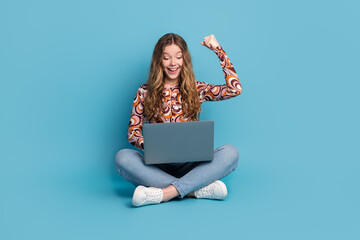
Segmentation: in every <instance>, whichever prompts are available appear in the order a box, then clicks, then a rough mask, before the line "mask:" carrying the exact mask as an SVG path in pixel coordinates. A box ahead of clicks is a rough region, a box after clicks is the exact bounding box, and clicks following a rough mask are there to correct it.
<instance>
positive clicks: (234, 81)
mask: <svg viewBox="0 0 360 240" xmlns="http://www.w3.org/2000/svg"><path fill="white" fill-rule="evenodd" d="M214 52H215V53H216V55H217V56H218V58H219V59H220V65H221V67H222V69H223V72H224V74H225V80H226V84H223V85H214V84H208V83H205V82H201V81H197V80H195V83H196V90H197V92H198V94H199V98H200V102H201V103H203V102H206V101H220V100H225V99H229V98H232V97H235V96H237V95H239V94H240V93H241V92H242V87H241V83H240V80H239V78H238V76H237V74H236V72H235V69H234V67H233V65H232V63H231V62H230V59H229V58H228V56H227V55H226V53H225V51H224V50H223V49H222V47H221V46H218V47H217V48H216V49H215V50H214ZM146 93H147V85H146V84H143V85H141V86H140V87H139V88H138V90H137V92H136V95H135V98H134V101H133V106H132V110H131V116H130V121H129V128H128V136H127V138H128V141H129V143H131V144H132V145H134V146H135V147H137V148H139V149H140V150H143V149H144V138H143V136H142V125H143V123H144V121H145V116H144V102H145V96H146ZM163 94H164V99H163V101H164V105H163V109H162V112H161V115H160V117H158V118H157V119H155V118H154V119H152V120H151V121H149V123H165V122H188V121H190V119H188V118H186V117H185V116H183V112H182V105H181V103H182V100H181V93H180V88H179V86H175V87H172V88H164V92H163Z"/></svg>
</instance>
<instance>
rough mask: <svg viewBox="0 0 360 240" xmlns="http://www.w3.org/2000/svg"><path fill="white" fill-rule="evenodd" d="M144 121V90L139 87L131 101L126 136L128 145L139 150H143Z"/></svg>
mask: <svg viewBox="0 0 360 240" xmlns="http://www.w3.org/2000/svg"><path fill="white" fill-rule="evenodd" d="M144 119H145V117H144V89H143V88H142V86H140V87H139V89H138V90H137V92H136V95H135V98H134V101H133V105H132V109H131V116H130V121H129V127H128V135H127V139H128V141H129V143H130V144H132V145H134V146H135V147H137V148H139V149H140V150H144V138H143V135H142V125H143V123H144Z"/></svg>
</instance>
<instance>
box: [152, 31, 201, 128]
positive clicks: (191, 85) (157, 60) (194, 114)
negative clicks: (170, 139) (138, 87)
mask: <svg viewBox="0 0 360 240" xmlns="http://www.w3.org/2000/svg"><path fill="white" fill-rule="evenodd" d="M171 44H176V45H177V46H178V47H179V48H180V49H181V51H182V55H183V65H182V68H181V72H180V75H179V85H180V94H181V99H182V103H181V104H182V111H183V114H184V116H185V117H186V118H189V119H190V120H191V121H198V120H199V116H200V112H201V103H200V99H199V95H198V93H197V91H196V84H195V75H194V71H193V67H192V62H191V56H190V52H189V50H188V48H187V44H186V42H185V40H184V39H183V38H182V37H180V36H179V35H177V34H175V33H167V34H165V35H164V36H162V37H161V38H160V39H159V40H158V42H157V43H156V45H155V48H154V52H153V55H152V60H151V65H150V71H149V77H148V80H147V94H146V97H145V116H146V118H147V119H148V120H150V119H152V118H154V119H155V121H156V122H158V121H157V119H158V117H159V116H160V115H161V112H162V109H163V97H164V96H163V89H164V70H163V67H162V58H163V52H164V49H165V47H166V46H168V45H171Z"/></svg>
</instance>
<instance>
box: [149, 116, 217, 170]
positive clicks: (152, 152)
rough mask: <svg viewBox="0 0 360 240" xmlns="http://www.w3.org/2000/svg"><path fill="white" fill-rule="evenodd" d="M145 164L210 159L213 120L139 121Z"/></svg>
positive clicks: (211, 153)
mask: <svg viewBox="0 0 360 240" xmlns="http://www.w3.org/2000/svg"><path fill="white" fill-rule="evenodd" d="M142 134H143V137H144V161H145V164H159V163H183V162H198V161H211V160H212V159H213V158H214V121H193V122H173V123H152V124H148V123H145V124H143V129H142Z"/></svg>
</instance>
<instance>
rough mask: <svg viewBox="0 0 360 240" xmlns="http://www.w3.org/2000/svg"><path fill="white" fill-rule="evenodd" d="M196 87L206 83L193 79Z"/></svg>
mask: <svg viewBox="0 0 360 240" xmlns="http://www.w3.org/2000/svg"><path fill="white" fill-rule="evenodd" d="M195 84H196V87H198V86H199V87H201V86H205V85H208V84H207V83H206V82H203V81H198V80H195Z"/></svg>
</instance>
